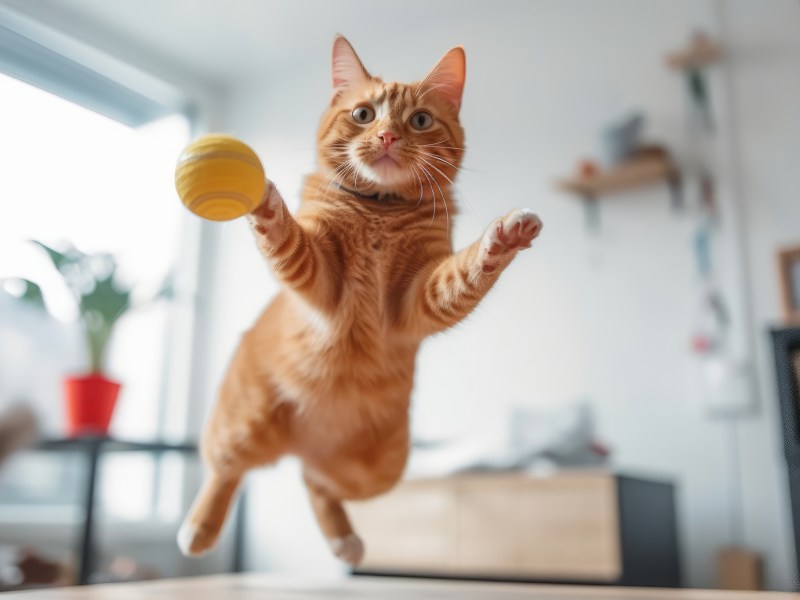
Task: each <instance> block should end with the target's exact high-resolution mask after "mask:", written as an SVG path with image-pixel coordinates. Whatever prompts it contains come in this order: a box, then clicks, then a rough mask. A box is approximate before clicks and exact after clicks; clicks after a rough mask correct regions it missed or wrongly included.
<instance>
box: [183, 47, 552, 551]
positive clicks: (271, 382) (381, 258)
mask: <svg viewBox="0 0 800 600" xmlns="http://www.w3.org/2000/svg"><path fill="white" fill-rule="evenodd" d="M464 76H465V59H464V51H463V49H462V48H460V47H458V48H453V49H452V50H450V51H449V52H448V53H447V54H445V55H444V57H443V58H442V59H441V60H440V61H439V62H438V63H437V64H436V66H435V67H434V68H433V70H432V71H431V72H430V73H429V74H428V75H427V77H425V79H423V80H422V81H421V82H417V83H411V84H402V83H386V82H384V81H382V80H381V79H379V78H377V77H373V76H371V75H370V74H369V73H367V71H366V70H365V69H364V66H363V65H362V64H361V61H360V60H359V59H358V56H357V55H356V53H355V51H354V50H353V48H352V47H351V46H350V44H349V43H348V42H347V40H345V39H344V38H343V37H337V38H336V40H335V42H334V45H333V87H334V93H333V97H332V99H331V103H330V106H329V107H328V109H327V110H326V111H325V114H324V115H323V117H322V122H321V125H320V128H319V133H318V161H319V169H318V171H317V172H316V173H314V174H312V175H311V176H309V177H308V179H307V180H306V183H305V190H304V192H303V201H302V205H301V207H300V210H299V211H298V213H297V215H296V216H294V217H293V216H292V215H291V214H289V211H288V210H287V208H286V205H285V204H284V202H283V199H282V198H281V196H280V194H279V193H278V191H277V190H276V189H275V188H274V186H272V185H269V186H268V191H267V193H266V195H265V199H264V201H263V202H262V204H261V205H260V206H259V207H258V208H257V209H256V210H255V211H254V212H253V213H252V215H250V217H249V219H250V222H251V225H252V228H253V233H254V235H255V238H256V243H257V245H258V248H259V249H260V250H261V252H262V253H263V254H264V256H265V257H266V259H267V261H268V262H269V264H270V266H271V267H272V269H273V270H274V272H275V274H276V276H277V277H278V278H279V279H280V280H281V281H282V282H283V284H284V286H285V290H284V291H283V292H281V293H280V294H279V295H278V296H277V297H276V298H275V299H274V300H273V301H272V302H271V303H270V304H269V306H267V308H266V310H265V311H264V313H263V314H262V315H261V317H260V318H259V319H258V321H257V322H256V324H255V325H254V326H253V328H252V329H250V330H249V331H248V332H247V333H245V335H244V336H243V338H242V341H241V344H240V345H239V348H238V349H237V351H236V354H235V355H234V357H233V360H232V363H231V365H230V369H229V371H228V374H227V376H226V378H225V380H224V382H223V384H222V388H221V390H220V395H219V401H218V402H217V405H216V407H215V410H214V412H213V414H212V416H211V419H210V421H209V423H208V427H207V430H206V433H205V437H204V439H203V444H202V447H203V456H204V459H205V461H206V464H207V466H208V468H209V470H210V474H209V476H208V478H207V481H206V482H205V484H204V486H203V488H202V490H201V491H200V493H199V495H198V497H197V499H196V500H195V503H194V505H193V507H192V509H191V511H190V513H189V515H188V517H187V518H186V521H185V522H184V524H183V526H182V527H181V530H180V532H179V533H178V543H179V545H180V547H181V549H182V550H183V552H184V553H186V554H198V553H201V552H203V551H205V550H207V549H208V548H210V547H211V546H212V545H213V544H214V542H215V541H216V539H217V536H218V534H219V531H220V528H221V527H222V524H223V521H224V520H225V516H226V513H227V511H228V508H229V506H230V503H231V500H232V498H233V496H234V494H235V492H236V489H237V487H238V486H239V483H240V482H241V479H242V476H243V475H244V473H245V472H246V471H247V470H248V469H251V468H253V467H257V466H260V465H264V464H268V463H272V462H274V461H276V460H277V459H278V458H280V457H281V456H283V455H286V454H291V455H295V456H297V457H299V458H300V459H301V461H302V463H303V473H304V478H305V482H306V484H307V487H308V491H309V494H310V497H311V504H312V506H313V508H314V511H315V513H316V516H317V519H318V521H319V525H320V527H321V528H322V531H323V533H324V534H325V537H326V538H327V539H328V541H329V543H330V546H331V548H332V550H333V552H334V553H335V554H336V555H337V556H338V557H340V558H341V559H343V560H344V561H346V562H348V563H350V564H351V565H356V564H358V563H359V561H360V560H361V557H362V555H363V544H362V542H361V540H360V538H359V537H358V536H357V535H356V534H355V533H354V532H353V529H352V527H351V525H350V522H349V521H348V519H347V515H346V514H345V511H344V508H343V507H342V501H343V500H354V499H363V498H370V497H372V496H375V495H377V494H380V493H383V492H386V491H387V490H389V489H390V488H391V487H392V486H393V485H395V483H396V482H397V481H398V479H399V478H400V476H401V474H402V472H403V468H404V466H405V464H406V458H407V456H408V451H409V424H408V409H409V396H410V394H411V387H412V382H413V378H414V360H415V356H416V353H417V349H418V348H419V345H420V343H421V342H422V340H423V339H424V338H425V337H426V336H428V335H430V334H432V333H435V332H438V331H442V330H443V329H446V328H448V327H450V326H452V325H454V324H456V323H458V322H459V321H460V320H461V319H463V318H464V317H465V316H467V315H468V314H469V313H470V312H471V311H472V309H473V308H474V307H475V306H476V305H477V304H478V302H480V300H481V298H483V296H484V295H485V294H486V292H487V291H489V288H491V287H492V285H493V284H494V282H495V281H497V278H498V277H499V275H500V273H501V272H502V271H503V269H504V268H505V267H506V266H507V265H508V264H509V263H510V262H511V260H512V259H513V258H514V256H515V255H516V254H517V251H519V250H520V249H522V248H527V247H528V246H530V244H531V241H532V240H533V239H534V238H535V237H536V236H537V234H538V233H539V231H540V229H541V222H540V221H539V219H538V218H537V217H536V216H535V215H534V214H533V213H531V212H530V211H527V210H519V209H516V210H513V211H511V212H510V213H509V214H508V215H506V216H505V217H503V218H500V219H497V220H495V221H494V222H493V223H492V224H491V225H489V228H488V229H487V230H486V233H485V234H484V235H483V237H482V238H481V239H480V240H478V241H476V242H475V243H474V244H472V245H471V246H469V247H468V248H466V249H464V250H462V251H461V252H458V253H453V250H452V246H451V242H450V227H451V224H452V221H451V217H452V216H453V214H454V213H455V210H454V205H453V199H452V195H451V194H452V187H451V183H452V180H453V178H455V176H456V174H457V172H458V168H459V165H460V164H461V159H462V156H463V154H464V133H463V130H462V129H461V125H460V124H459V120H458V113H459V108H460V105H461V93H462V90H463V86H464Z"/></svg>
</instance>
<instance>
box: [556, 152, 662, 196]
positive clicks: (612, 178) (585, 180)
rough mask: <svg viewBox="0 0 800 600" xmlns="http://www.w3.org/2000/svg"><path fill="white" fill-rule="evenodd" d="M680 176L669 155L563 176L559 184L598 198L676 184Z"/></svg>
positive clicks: (574, 192) (569, 189) (574, 191)
mask: <svg viewBox="0 0 800 600" xmlns="http://www.w3.org/2000/svg"><path fill="white" fill-rule="evenodd" d="M677 177H678V172H677V169H676V168H675V166H674V165H673V164H672V161H671V160H670V159H669V157H668V156H666V155H665V156H642V157H638V158H632V159H631V160H629V161H627V162H625V163H622V164H619V165H616V166H614V167H611V168H609V169H606V170H604V171H599V172H598V173H597V174H594V175H589V176H574V177H567V178H564V179H560V180H559V181H558V182H557V183H556V185H557V187H558V188H559V189H561V190H564V191H567V192H571V193H573V194H577V195H578V196H581V197H582V198H584V199H586V200H596V199H597V198H599V197H600V196H607V195H610V194H615V193H617V192H623V191H626V190H629V189H632V188H637V187H642V186H646V185H649V184H656V183H660V182H666V183H672V182H673V181H674V180H675V179H676V178H677Z"/></svg>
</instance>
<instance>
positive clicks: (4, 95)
mask: <svg viewBox="0 0 800 600" xmlns="http://www.w3.org/2000/svg"><path fill="white" fill-rule="evenodd" d="M0 99H2V100H0V104H1V105H2V110H0V166H1V168H2V173H3V176H2V177H0V206H2V208H3V210H2V213H0V279H3V278H7V277H25V278H27V279H31V280H33V281H35V282H36V283H38V284H39V285H40V286H41V287H42V289H43V292H44V295H45V300H46V303H47V307H48V309H49V312H50V313H51V314H52V315H53V317H52V318H47V317H37V316H34V315H32V314H31V313H30V312H25V311H24V310H21V309H20V307H19V303H18V302H14V301H13V300H12V299H9V297H8V295H7V294H5V295H3V294H0V296H3V297H1V298H0V409H2V408H3V407H4V406H5V405H6V404H8V403H10V402H12V401H15V400H23V401H26V402H29V403H31V404H32V405H33V406H34V407H35V410H36V412H37V414H38V415H39V417H40V420H41V422H42V425H43V428H44V430H45V433H47V434H49V435H59V434H62V433H63V409H62V396H61V390H60V385H61V384H60V382H61V378H62V376H63V374H64V373H65V372H76V371H80V370H82V369H85V368H86V362H85V360H84V358H83V357H84V348H83V345H82V337H81V333H80V330H79V328H78V327H77V325H76V324H75V322H74V319H75V316H76V307H75V305H74V301H73V299H72V297H71V296H70V294H69V292H68V290H67V289H66V287H65V286H64V285H63V283H62V282H61V279H60V276H59V275H58V274H57V273H56V272H55V271H54V270H53V268H52V266H51V265H50V264H49V262H48V260H47V258H46V257H45V256H44V254H43V253H42V252H41V250H39V249H38V248H36V247H34V246H33V245H32V244H31V243H30V242H29V240H32V239H36V240H41V241H43V242H45V243H48V244H50V245H56V246H57V245H58V244H59V243H60V242H61V241H69V242H71V243H74V244H75V245H76V246H77V247H78V248H79V249H81V250H83V251H86V252H96V251H97V252H109V253H111V254H113V255H114V256H115V257H116V258H117V261H118V264H119V275H120V279H122V280H124V281H125V282H128V283H130V284H132V285H133V286H134V298H135V299H136V300H137V301H141V300H143V299H144V298H147V297H149V296H150V295H152V294H153V293H154V292H155V291H156V290H157V289H158V287H159V286H160V285H161V283H162V281H163V280H164V278H165V276H166V275H167V273H169V272H170V271H171V270H173V269H174V268H175V266H176V260H177V257H178V255H179V252H180V250H181V244H183V243H184V239H185V236H184V235H183V232H184V230H185V228H186V227H185V226H186V217H187V215H186V213H185V211H184V209H183V208H182V207H181V205H180V202H179V201H178V200H177V198H176V197H175V192H174V187H173V176H174V164H175V159H176V157H177V156H178V154H179V152H180V150H181V148H182V147H183V146H184V145H185V143H186V141H187V139H188V136H189V123H188V121H187V119H186V118H185V117H184V116H183V115H181V114H171V115H168V116H164V117H161V118H159V119H158V120H156V121H153V122H149V123H147V124H144V125H141V126H139V127H130V126H128V125H124V124H122V123H120V122H118V121H114V120H111V119H109V118H107V117H105V116H102V115H100V114H98V113H96V112H94V111H91V110H88V109H86V108H83V107H82V106H79V105H77V104H74V103H72V102H70V101H67V100H64V99H62V98H60V97H58V96H55V95H52V94H50V93H48V92H45V91H43V90H41V89H39V88H37V87H33V86H30V85H28V84H26V83H22V82H21V81H19V80H17V79H14V78H11V77H9V76H5V75H2V74H0ZM178 302H181V300H180V299H178ZM183 302H184V303H187V302H188V301H186V300H185V299H184V300H183ZM170 310H172V311H174V310H175V307H174V306H173V307H169V306H167V305H165V304H163V303H162V304H152V305H143V306H142V307H141V308H139V309H136V310H134V311H133V312H131V313H129V314H128V315H127V316H125V317H123V320H121V321H120V322H119V324H118V327H117V330H116V333H115V337H114V339H113V340H112V348H111V353H110V356H109V359H110V360H109V364H108V371H109V374H110V375H111V376H112V377H114V378H116V379H118V380H120V381H121V382H122V383H123V388H122V392H121V394H120V398H119V400H118V404H117V408H116V411H115V415H114V420H113V423H112V432H113V433H114V434H115V435H117V436H119V437H123V438H128V439H153V438H155V437H157V436H158V435H159V434H160V433H161V432H162V430H163V425H164V416H163V415H164V401H165V395H166V391H165V390H166V389H167V388H168V387H169V386H167V385H166V384H165V381H166V380H165V377H166V375H167V373H165V369H164V365H166V364H168V363H169V361H168V360H167V358H168V357H167V356H165V340H166V339H167V336H168V334H169V333H170V329H169V327H170V325H171V323H172V319H171V318H170V316H169V315H171V314H174V312H173V313H170ZM171 375H174V374H171ZM53 461H59V466H58V467H55V466H54V464H55V463H54V462H53ZM167 462H169V461H167ZM70 465H71V466H70ZM156 467H157V465H156V463H155V461H154V460H153V458H152V457H150V456H137V455H121V456H112V457H109V458H107V459H106V461H105V465H104V466H103V467H101V468H103V469H104V474H103V477H102V484H103V486H102V488H101V501H102V502H103V505H104V508H105V509H106V510H107V511H108V512H109V513H110V514H111V515H113V516H117V517H120V518H142V517H146V516H148V515H150V514H151V512H152V510H153V507H154V506H155V505H156V504H157V502H156V501H155V499H154V493H153V486H154V479H155V478H154V474H155V470H156ZM79 468H80V466H79V465H76V464H75V462H74V461H72V462H69V461H66V463H61V462H60V459H58V458H56V457H53V456H42V455H39V456H35V457H34V456H20V457H19V458H18V459H16V460H14V461H12V462H10V463H9V464H7V465H5V466H4V467H3V469H2V471H0V502H4V503H5V504H6V506H8V503H22V502H24V503H31V502H38V503H43V504H44V503H47V502H51V503H52V502H53V501H54V500H55V499H56V498H59V499H63V500H62V503H63V502H68V501H69V500H71V499H72V498H70V497H71V496H72V497H73V498H74V493H70V489H69V488H70V485H76V484H77V485H78V486H79V487H78V489H80V481H81V479H80V477H75V476H74V475H75V474H76V472H77V471H76V470H78V469H79ZM162 475H163V473H162ZM163 479H164V477H161V478H160V480H163ZM169 479H171V480H174V484H175V485H178V484H179V478H177V477H170V478H169ZM65 486H66V488H67V489H65ZM162 489H163V486H162ZM132 490H136V491H137V492H138V493H135V494H133V493H131V491H132ZM71 491H72V492H75V490H74V489H73V490H71ZM172 492H173V495H174V496H176V497H177V496H178V494H177V493H175V490H174V489H173V490H172ZM160 505H163V503H161V504H160ZM175 510H177V509H175Z"/></svg>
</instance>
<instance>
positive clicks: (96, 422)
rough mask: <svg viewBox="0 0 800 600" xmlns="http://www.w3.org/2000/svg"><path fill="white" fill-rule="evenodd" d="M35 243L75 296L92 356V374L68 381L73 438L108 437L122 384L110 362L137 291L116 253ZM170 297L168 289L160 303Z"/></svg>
mask: <svg viewBox="0 0 800 600" xmlns="http://www.w3.org/2000/svg"><path fill="white" fill-rule="evenodd" d="M33 243H35V244H37V245H38V246H39V247H41V248H42V249H43V250H44V251H45V252H46V253H47V256H48V257H49V258H50V260H51V262H52V263H53V266H54V267H55V268H56V270H57V271H58V272H59V273H60V274H61V277H62V278H63V280H64V283H66V285H67V287H68V288H69V289H70V291H71V292H72V294H73V296H74V297H75V301H76V304H77V307H78V314H79V320H80V322H81V326H82V329H83V332H84V335H85V340H86V348H87V351H88V359H89V361H88V363H89V364H88V365H87V366H88V369H87V372H86V373H83V374H78V375H72V376H68V377H66V378H65V380H64V393H65V402H66V418H67V433H68V435H71V436H78V435H100V436H104V435H107V434H108V427H109V424H110V423H111V417H112V415H113V413H114V406H115V405H116V402H117V396H118V395H119V391H120V387H121V384H120V383H119V382H117V381H114V380H113V379H111V378H109V377H108V376H107V375H106V359H107V356H108V347H109V342H110V340H111V335H112V333H113V331H114V326H115V325H116V323H117V321H118V320H119V319H120V318H121V317H122V316H123V315H124V314H125V313H126V312H127V311H128V310H130V309H131V308H132V304H131V289H130V287H128V286H125V285H123V284H121V283H120V282H119V281H118V280H117V278H116V271H117V264H116V261H115V260H114V257H113V256H111V255H110V254H102V253H98V254H85V253H83V252H81V251H80V250H78V249H77V248H75V247H74V246H72V245H68V246H67V247H66V248H65V249H64V251H63V252H62V251H58V250H55V249H54V248H51V247H49V246H47V245H45V244H43V243H41V242H37V241H34V242H33ZM23 282H24V284H25V285H26V294H25V295H27V296H29V297H28V298H26V299H28V300H30V301H34V302H35V303H36V304H40V305H42V306H44V304H43V302H42V301H41V298H42V294H41V291H40V290H39V287H38V286H37V285H36V284H34V283H32V282H29V281H27V280H23ZM168 292H169V286H168V285H165V286H164V287H163V289H162V290H161V292H159V293H158V294H157V296H156V297H155V298H154V299H156V298H159V297H164V296H166V295H167V294H168Z"/></svg>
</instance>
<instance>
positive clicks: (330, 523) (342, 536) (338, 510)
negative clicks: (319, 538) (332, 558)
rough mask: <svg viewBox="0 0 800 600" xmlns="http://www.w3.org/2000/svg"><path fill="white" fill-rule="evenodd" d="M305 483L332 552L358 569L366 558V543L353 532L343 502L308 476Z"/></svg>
mask: <svg viewBox="0 0 800 600" xmlns="http://www.w3.org/2000/svg"><path fill="white" fill-rule="evenodd" d="M305 482H306V487H307V488H308V494H309V497H310V498H311V506H312V507H313V509H314V514H315V515H316V517H317V522H318V523H319V526H320V529H322V533H323V534H324V535H325V538H326V539H327V540H328V544H329V545H330V547H331V550H332V551H333V553H334V554H335V555H336V556H337V557H338V558H340V559H341V560H343V561H344V562H346V563H347V564H349V565H350V566H353V567H357V566H358V565H359V564H360V563H361V559H362V558H364V543H363V542H362V541H361V538H360V537H359V536H358V535H356V533H355V532H354V531H353V526H352V525H351V524H350V519H348V518H347V513H346V512H345V510H344V506H342V502H341V501H340V500H338V499H336V498H334V497H333V496H332V495H331V494H330V493H329V492H327V491H326V490H325V489H323V488H322V487H320V486H319V485H317V484H315V483H314V482H313V481H310V480H309V478H308V476H306V477H305Z"/></svg>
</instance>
